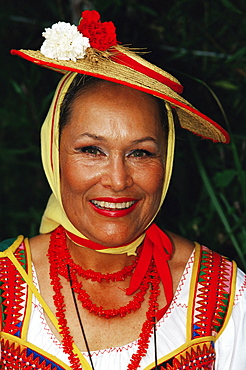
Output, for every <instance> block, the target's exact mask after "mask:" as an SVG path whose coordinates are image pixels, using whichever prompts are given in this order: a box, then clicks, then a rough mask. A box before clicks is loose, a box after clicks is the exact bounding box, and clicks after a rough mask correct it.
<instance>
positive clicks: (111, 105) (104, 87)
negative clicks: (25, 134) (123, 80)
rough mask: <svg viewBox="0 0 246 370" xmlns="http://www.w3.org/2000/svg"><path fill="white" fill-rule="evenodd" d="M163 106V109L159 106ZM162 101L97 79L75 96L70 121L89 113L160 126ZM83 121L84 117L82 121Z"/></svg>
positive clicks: (114, 120) (110, 118)
mask: <svg viewBox="0 0 246 370" xmlns="http://www.w3.org/2000/svg"><path fill="white" fill-rule="evenodd" d="M161 106H162V108H161ZM164 110H165V107H164V102H162V101H160V102H158V99H157V98H154V97H153V96H152V95H149V94H146V93H143V92H141V91H138V90H135V89H132V88H130V87H128V86H124V85H119V84H116V83H111V82H108V81H102V80H99V81H96V83H95V82H93V83H92V84H90V85H86V86H84V87H83V88H82V89H81V90H79V91H78V93H77V94H76V95H75V98H74V101H73V103H72V104H71V111H70V113H71V114H70V118H71V120H70V121H73V120H74V119H76V120H78V119H79V120H81V119H83V118H86V117H88V116H90V117H94V118H95V119H101V120H104V119H106V117H107V119H108V120H105V123H106V121H108V122H109V120H110V122H111V123H112V122H115V123H116V122H117V121H120V120H121V121H122V122H121V124H123V121H127V120H128V121H129V123H130V122H132V123H135V124H138V125H139V124H141V123H142V125H143V126H145V125H147V126H148V127H149V128H151V127H152V128H154V127H155V128H157V127H158V130H159V129H160V127H161V126H162V125H161V123H163V122H161V121H163V117H162V115H163V111H164ZM83 121H84V120H83Z"/></svg>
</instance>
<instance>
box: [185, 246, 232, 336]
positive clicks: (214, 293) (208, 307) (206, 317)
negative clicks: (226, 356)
mask: <svg viewBox="0 0 246 370" xmlns="http://www.w3.org/2000/svg"><path fill="white" fill-rule="evenodd" d="M196 254H197V255H196V257H195V260H196V261H199V263H198V265H195V268H196V267H197V268H198V271H197V272H198V274H197V278H196V281H195V283H194V290H193V289H191V295H190V301H189V310H188V312H189V314H190V315H192V316H191V317H190V318H189V320H191V323H190V325H191V326H190V330H191V333H190V334H191V338H198V337H204V336H210V335H212V336H214V337H216V336H217V334H218V333H219V331H220V329H221V328H222V327H223V324H224V322H225V320H226V317H227V314H228V313H229V309H230V306H231V302H232V301H233V299H234V294H233V292H234V288H233V287H234V285H235V284H234V283H233V284H232V282H233V281H234V264H233V263H232V262H231V261H229V260H228V259H227V258H226V257H223V256H220V255H219V254H217V253H215V252H213V251H211V250H209V249H208V248H206V247H203V246H202V247H200V248H199V249H198V250H197V253H196ZM193 292H194V293H195V294H193ZM188 317H189V315H188Z"/></svg>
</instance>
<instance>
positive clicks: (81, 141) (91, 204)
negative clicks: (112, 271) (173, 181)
mask: <svg viewBox="0 0 246 370" xmlns="http://www.w3.org/2000/svg"><path fill="white" fill-rule="evenodd" d="M163 105H164V104H163ZM164 143H165V141H164V132H163V129H162V125H161V122H160V115H159V107H158V105H157V103H156V101H155V100H154V99H153V98H151V97H150V96H149V95H147V94H145V93H142V92H139V91H136V90H133V89H131V88H129V87H126V86H121V85H117V84H114V83H111V82H102V81H99V82H98V83H96V85H94V86H93V87H91V88H90V89H89V90H86V91H85V92H83V94H80V95H79V96H77V97H76V99H75V100H74V102H73V104H72V106H71V113H70V117H69V119H68V122H67V123H66V125H65V127H64V128H63V129H62V131H61V136H60V176H61V194H62V197H61V198H62V204H63V207H64V210H65V213H66V215H67V216H68V218H69V220H70V221H71V222H72V224H73V225H74V226H75V227H76V228H77V229H78V230H79V231H80V232H81V233H82V234H83V235H85V236H86V237H87V238H89V239H91V240H92V241H94V242H97V243H101V244H102V245H105V246H107V247H109V246H110V247H113V246H115V247H116V246H120V245H122V244H126V243H130V242H131V241H132V240H134V239H136V238H137V237H139V235H141V234H142V233H143V231H144V230H145V228H146V227H147V225H148V224H149V223H150V221H151V220H152V219H153V217H154V215H155V214H156V212H157V210H158V207H159V204H160V200H161V193H162V184H163V178H164V163H165V155H164V154H165V144H164ZM99 201H100V203H98V202H99ZM102 202H104V203H102ZM123 203H124V207H123ZM116 204H117V207H116V206H115V205H116ZM75 209H76V212H74V210H75ZM123 216H124V217H123ZM109 218H110V219H109Z"/></svg>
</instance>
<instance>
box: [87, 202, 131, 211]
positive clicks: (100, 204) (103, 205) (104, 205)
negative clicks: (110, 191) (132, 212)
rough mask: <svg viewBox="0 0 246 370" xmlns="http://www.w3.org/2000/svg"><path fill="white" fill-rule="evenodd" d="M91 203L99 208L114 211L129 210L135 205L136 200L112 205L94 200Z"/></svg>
mask: <svg viewBox="0 0 246 370" xmlns="http://www.w3.org/2000/svg"><path fill="white" fill-rule="evenodd" d="M91 202H92V203H93V204H94V205H95V206H97V207H98V208H106V209H113V210H115V209H127V208H130V207H131V206H132V205H133V204H134V203H135V201H134V200H133V201H131V202H122V203H110V202H105V201H101V200H92V201H91Z"/></svg>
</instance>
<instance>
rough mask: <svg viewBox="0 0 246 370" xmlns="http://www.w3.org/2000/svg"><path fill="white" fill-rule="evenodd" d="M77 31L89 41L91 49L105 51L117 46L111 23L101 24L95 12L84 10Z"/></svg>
mask: <svg viewBox="0 0 246 370" xmlns="http://www.w3.org/2000/svg"><path fill="white" fill-rule="evenodd" d="M78 30H79V31H80V32H81V33H82V34H83V36H86V37H88V38H89V40H90V45H91V47H92V48H94V49H97V50H100V51H105V50H107V49H109V48H110V47H111V46H115V45H117V40H116V32H115V26H114V24H113V22H101V20H100V14H99V13H98V12H97V11H96V10H91V11H90V10H85V11H84V12H82V18H81V20H80V23H79V25H78Z"/></svg>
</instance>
